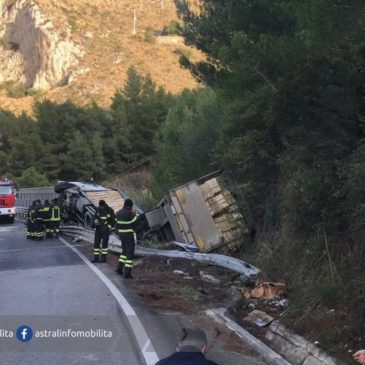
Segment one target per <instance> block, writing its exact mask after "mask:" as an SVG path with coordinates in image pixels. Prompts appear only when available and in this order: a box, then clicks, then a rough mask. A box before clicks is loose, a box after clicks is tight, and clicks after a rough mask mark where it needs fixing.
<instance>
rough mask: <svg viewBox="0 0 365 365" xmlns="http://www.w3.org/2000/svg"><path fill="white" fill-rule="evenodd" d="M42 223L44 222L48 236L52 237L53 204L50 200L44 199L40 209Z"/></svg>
mask: <svg viewBox="0 0 365 365" xmlns="http://www.w3.org/2000/svg"><path fill="white" fill-rule="evenodd" d="M40 212H41V217H42V223H43V231H44V232H45V234H46V238H50V237H51V236H52V229H51V205H50V204H49V200H47V199H46V200H45V201H44V205H43V206H42V208H41V209H40Z"/></svg>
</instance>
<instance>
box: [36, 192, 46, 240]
mask: <svg viewBox="0 0 365 365" xmlns="http://www.w3.org/2000/svg"><path fill="white" fill-rule="evenodd" d="M41 209H42V205H41V201H40V200H39V199H38V200H36V203H35V208H34V239H36V240H37V241H40V240H42V239H43V237H44V227H43V219H42V210H41Z"/></svg>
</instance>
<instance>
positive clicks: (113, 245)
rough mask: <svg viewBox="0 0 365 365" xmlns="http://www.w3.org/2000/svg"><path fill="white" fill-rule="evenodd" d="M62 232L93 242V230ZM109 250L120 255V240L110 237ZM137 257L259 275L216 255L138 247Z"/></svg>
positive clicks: (64, 228) (252, 276)
mask: <svg viewBox="0 0 365 365" xmlns="http://www.w3.org/2000/svg"><path fill="white" fill-rule="evenodd" d="M61 228H62V232H63V233H65V234H67V235H70V236H73V237H77V238H80V239H82V240H85V241H87V242H90V243H93V242H94V230H92V229H86V228H83V227H78V226H62V227H61ZM109 249H110V250H111V251H113V252H117V253H121V252H122V249H121V245H120V240H119V238H118V237H117V236H116V235H114V234H113V235H111V236H110V239H109ZM135 253H136V255H138V256H165V257H175V258H182V259H189V260H197V261H200V262H205V263H208V264H212V265H216V266H220V267H224V268H226V269H229V270H232V271H235V272H238V273H240V274H243V275H244V276H247V277H248V278H249V279H250V280H253V281H256V279H257V278H258V277H260V275H261V271H260V269H258V268H257V267H255V266H252V265H250V264H248V263H247V262H245V261H242V260H238V259H236V258H234V257H229V256H224V255H218V254H212V253H210V254H206V253H195V252H185V251H176V250H159V249H154V248H145V247H141V246H139V245H137V246H136V250H135Z"/></svg>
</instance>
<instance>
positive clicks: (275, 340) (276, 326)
mask: <svg viewBox="0 0 365 365" xmlns="http://www.w3.org/2000/svg"><path fill="white" fill-rule="evenodd" d="M265 338H266V340H267V341H268V342H269V343H270V345H271V346H272V348H273V349H275V350H276V351H278V352H279V353H280V354H282V355H283V356H284V357H285V358H286V359H288V360H289V361H290V362H291V363H292V364H293V365H342V364H343V363H342V362H340V361H338V360H336V359H334V358H333V357H331V356H329V355H328V354H327V353H326V352H325V351H324V350H321V349H320V348H318V347H317V346H316V345H315V344H313V343H312V342H309V341H307V340H306V339H305V338H303V337H302V336H299V335H297V334H295V333H292V332H290V331H289V330H288V329H286V328H285V327H284V326H283V325H282V324H280V323H279V321H273V322H272V323H271V324H270V326H269V330H268V331H267V333H266V336H265Z"/></svg>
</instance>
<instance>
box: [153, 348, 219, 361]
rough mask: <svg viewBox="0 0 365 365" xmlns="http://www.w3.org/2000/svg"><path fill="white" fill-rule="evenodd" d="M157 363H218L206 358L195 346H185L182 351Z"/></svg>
mask: <svg viewBox="0 0 365 365" xmlns="http://www.w3.org/2000/svg"><path fill="white" fill-rule="evenodd" d="M156 365H218V364H217V363H215V362H213V361H210V360H208V359H206V358H205V356H204V355H203V354H202V352H201V351H199V350H198V349H197V348H195V347H193V346H184V347H182V348H181V350H180V351H178V352H175V353H173V354H172V355H170V356H169V357H166V358H165V359H162V360H160V361H159V362H158V363H157V364H156Z"/></svg>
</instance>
